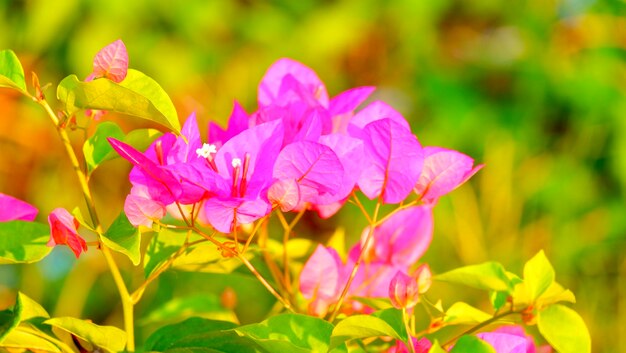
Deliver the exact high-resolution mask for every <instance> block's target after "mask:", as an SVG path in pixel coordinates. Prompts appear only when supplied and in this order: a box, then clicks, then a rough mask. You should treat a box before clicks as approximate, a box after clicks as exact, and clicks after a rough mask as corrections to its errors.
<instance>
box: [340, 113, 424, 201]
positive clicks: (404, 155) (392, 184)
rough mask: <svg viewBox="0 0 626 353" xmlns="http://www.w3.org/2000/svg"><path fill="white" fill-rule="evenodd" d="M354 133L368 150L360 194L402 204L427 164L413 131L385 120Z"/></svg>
mask: <svg viewBox="0 0 626 353" xmlns="http://www.w3.org/2000/svg"><path fill="white" fill-rule="evenodd" d="M352 134H353V135H355V137H357V138H361V139H362V140H363V143H364V147H365V153H364V155H365V158H364V162H365V163H364V165H363V170H362V172H361V174H360V177H359V180H358V186H359V188H360V189H361V191H362V192H363V193H364V194H365V195H366V196H367V197H368V198H370V199H374V198H377V197H380V198H381V200H382V201H383V202H384V203H387V204H394V203H399V202H401V201H403V200H404V199H405V198H406V197H407V196H408V195H409V194H410V193H411V191H413V187H414V186H415V183H417V180H418V178H419V176H420V173H421V171H422V163H423V161H424V155H423V152H422V146H421V145H420V143H419V141H418V140H417V138H416V137H415V136H414V135H413V134H412V133H411V130H409V129H408V128H407V127H405V126H403V125H401V124H399V123H397V122H396V121H394V120H392V119H391V118H385V119H381V120H376V121H373V122H371V123H369V124H367V125H365V127H364V128H363V129H362V130H360V131H359V132H358V133H355V132H353V133H352ZM359 135H360V136H359Z"/></svg>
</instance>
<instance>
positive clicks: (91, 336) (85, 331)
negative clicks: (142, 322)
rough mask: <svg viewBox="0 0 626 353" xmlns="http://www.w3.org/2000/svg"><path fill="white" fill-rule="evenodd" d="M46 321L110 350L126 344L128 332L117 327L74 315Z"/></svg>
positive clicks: (118, 350) (118, 349) (113, 350)
mask: <svg viewBox="0 0 626 353" xmlns="http://www.w3.org/2000/svg"><path fill="white" fill-rule="evenodd" d="M44 323H45V324H48V325H50V326H54V327H58V328H60V329H62V330H64V331H67V332H69V333H71V334H73V335H74V336H76V337H79V338H80V339H82V340H85V341H87V342H89V343H91V344H94V345H96V346H98V347H99V348H102V349H104V350H106V351H108V352H120V351H122V350H123V349H124V347H125V346H126V333H125V332H124V331H122V330H120V329H118V328H117V327H112V326H100V325H96V324H94V323H91V322H87V321H84V320H80V319H76V318H73V317H62V318H54V319H50V320H46V321H45V322H44Z"/></svg>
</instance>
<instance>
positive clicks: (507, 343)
mask: <svg viewBox="0 0 626 353" xmlns="http://www.w3.org/2000/svg"><path fill="white" fill-rule="evenodd" d="M476 336H477V337H478V338H480V339H481V340H483V341H485V342H487V343H489V345H491V346H492V347H493V348H494V349H495V351H496V353H526V352H527V340H526V338H524V337H520V336H517V335H511V334H508V333H498V332H482V333H479V334H477V335H476Z"/></svg>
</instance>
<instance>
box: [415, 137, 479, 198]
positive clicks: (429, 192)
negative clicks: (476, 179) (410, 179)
mask: <svg viewBox="0 0 626 353" xmlns="http://www.w3.org/2000/svg"><path fill="white" fill-rule="evenodd" d="M482 167H483V165H482V164H481V165H478V166H476V167H474V160H473V159H472V158H470V157H468V156H466V155H464V154H463V153H460V152H457V151H453V150H448V149H445V148H440V147H425V148H424V167H423V168H422V173H421V175H420V177H419V179H418V181H417V184H416V185H415V192H416V193H417V194H418V195H420V196H421V199H422V200H424V201H425V202H428V203H436V202H437V200H438V199H439V198H440V197H441V196H443V195H445V194H447V193H449V192H450V191H452V190H454V189H456V188H457V187H459V186H460V185H461V184H463V183H464V182H466V181H467V180H468V179H469V178H471V177H472V176H473V175H474V174H476V172H478V171H479V170H480V169H481V168H482Z"/></svg>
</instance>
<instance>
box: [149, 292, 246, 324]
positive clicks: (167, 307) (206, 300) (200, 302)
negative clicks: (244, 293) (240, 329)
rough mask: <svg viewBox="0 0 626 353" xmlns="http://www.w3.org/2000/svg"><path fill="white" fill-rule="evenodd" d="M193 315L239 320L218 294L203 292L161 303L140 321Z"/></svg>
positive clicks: (161, 320)
mask: <svg viewBox="0 0 626 353" xmlns="http://www.w3.org/2000/svg"><path fill="white" fill-rule="evenodd" d="M192 315H195V316H201V317H203V318H207V319H213V320H222V321H230V322H235V323H236V322H238V321H237V316H236V315H235V314H234V313H233V312H232V310H228V309H226V308H224V307H223V306H222V304H221V302H220V299H219V298H218V297H217V296H216V295H214V294H211V293H203V294H197V295H190V296H186V297H175V298H174V299H172V300H170V301H168V302H167V303H165V304H163V305H160V306H159V307H158V308H157V309H156V310H154V311H151V312H150V313H149V314H148V315H146V316H145V317H143V318H142V319H141V321H139V322H138V323H139V324H142V323H151V322H163V321H172V320H180V319H181V318H187V317H190V316H192Z"/></svg>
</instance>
